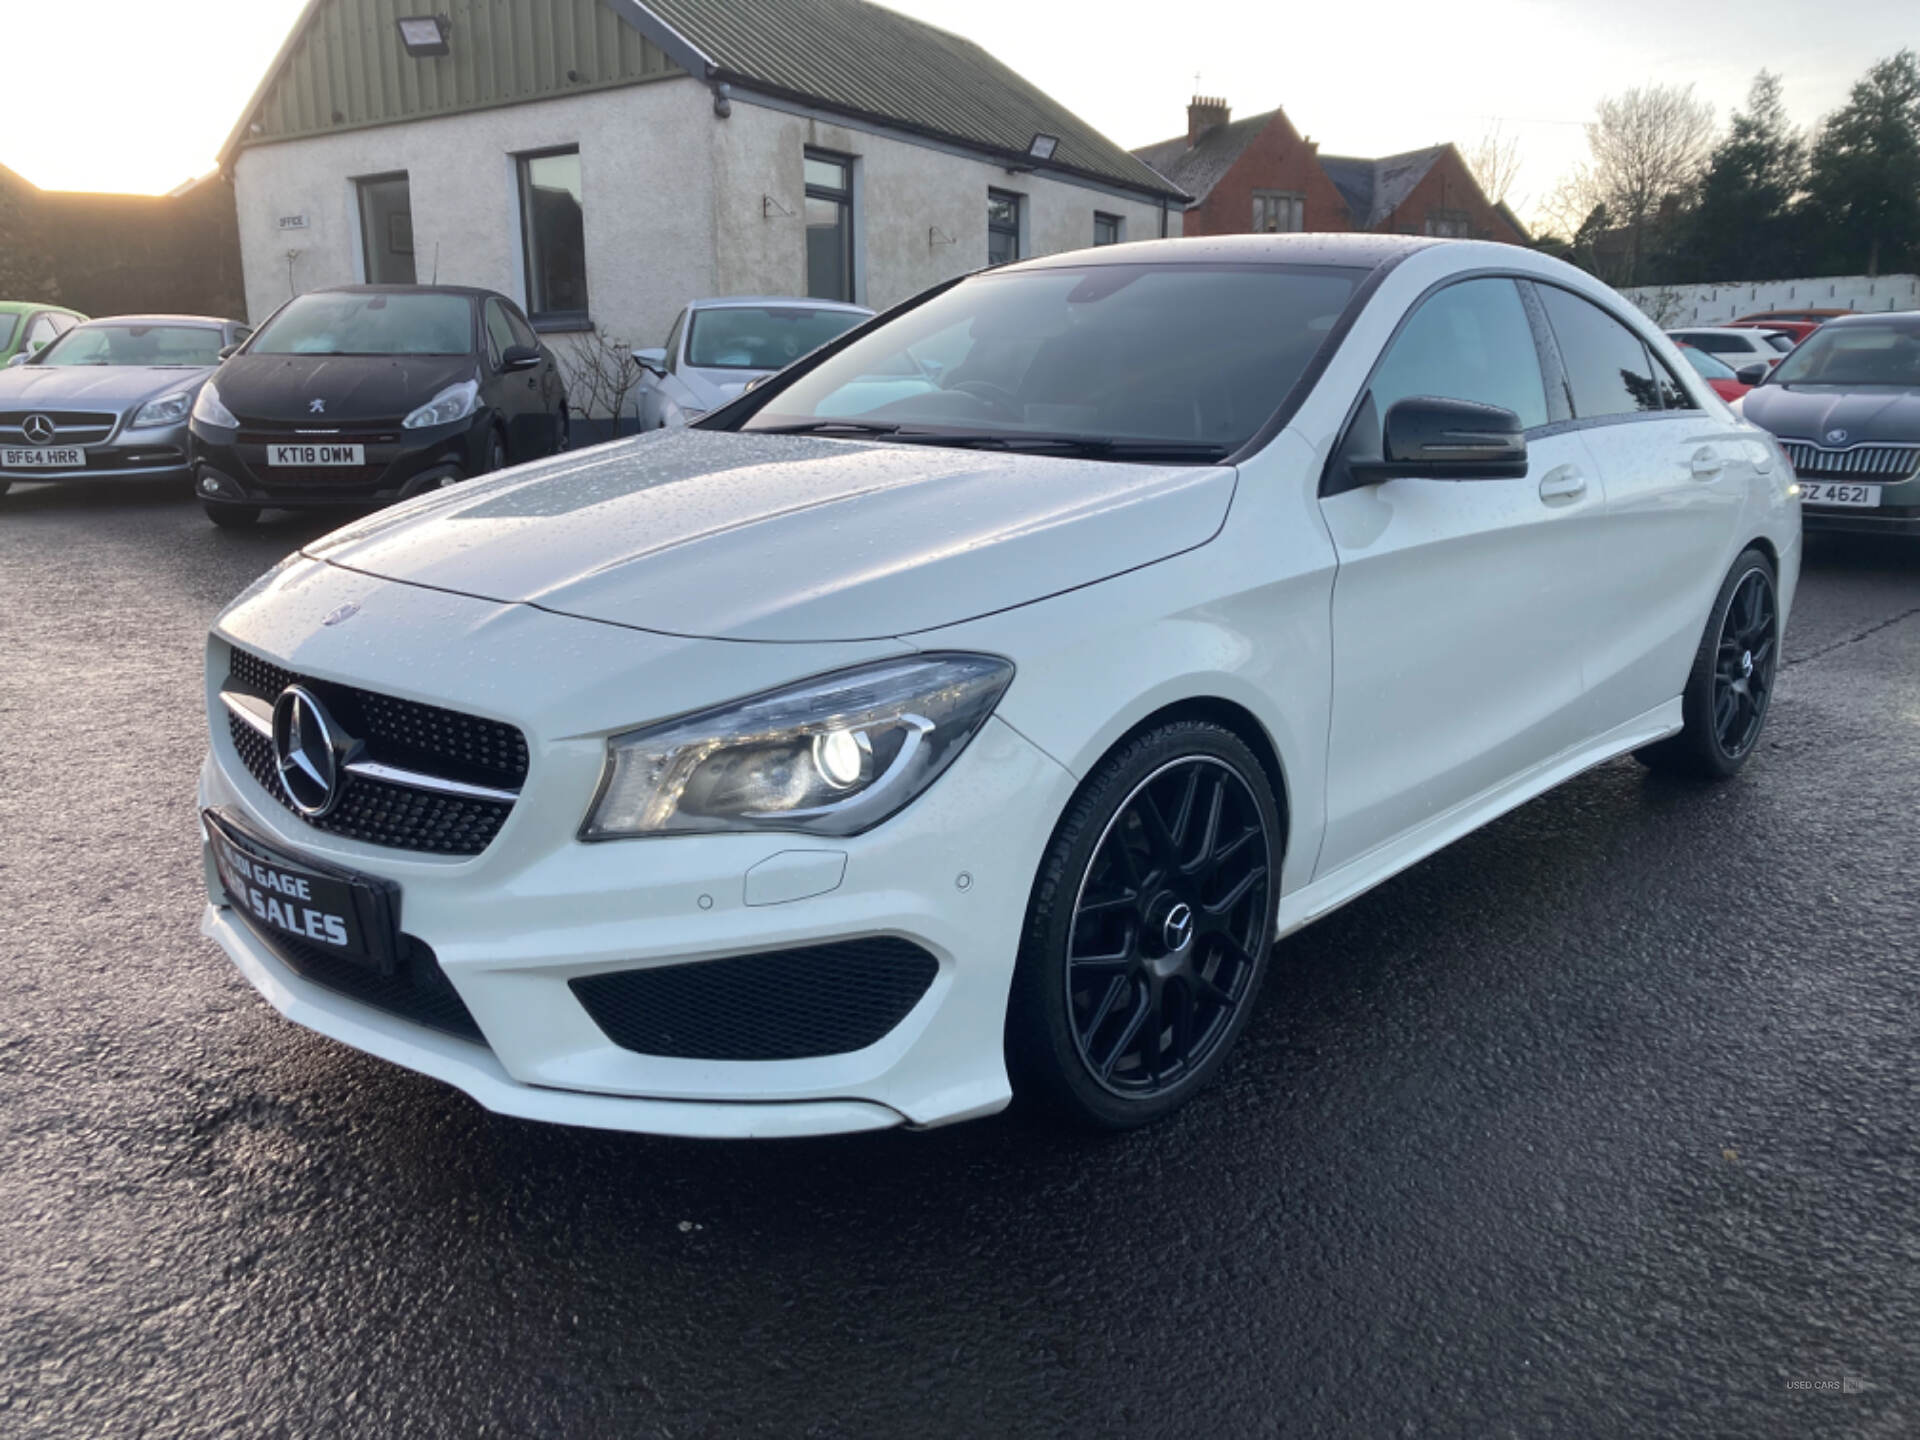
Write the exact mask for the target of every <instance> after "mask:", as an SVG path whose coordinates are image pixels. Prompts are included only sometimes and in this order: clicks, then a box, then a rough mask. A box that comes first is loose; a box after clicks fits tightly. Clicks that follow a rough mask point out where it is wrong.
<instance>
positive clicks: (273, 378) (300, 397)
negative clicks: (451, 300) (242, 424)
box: [213, 355, 477, 425]
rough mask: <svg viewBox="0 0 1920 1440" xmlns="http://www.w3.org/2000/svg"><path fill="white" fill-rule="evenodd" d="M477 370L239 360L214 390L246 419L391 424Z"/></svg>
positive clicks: (404, 358) (401, 359)
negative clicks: (380, 422) (384, 422)
mask: <svg viewBox="0 0 1920 1440" xmlns="http://www.w3.org/2000/svg"><path fill="white" fill-rule="evenodd" d="M476 368H477V367H476V364H475V361H474V357H473V356H471V355H235V356H234V357H233V358H232V359H231V360H229V361H227V363H226V364H225V365H222V366H221V367H220V370H219V373H218V375H217V377H216V378H215V380H214V382H213V383H214V385H215V386H216V387H217V388H218V389H219V391H220V403H221V404H223V405H225V406H226V407H227V409H229V410H231V411H232V412H233V413H234V414H235V415H236V416H237V417H238V418H240V419H241V420H260V421H267V422H270V423H274V422H277V423H280V424H290V423H294V422H300V423H309V422H310V423H313V424H327V425H331V424H342V423H344V424H353V423H356V422H365V421H387V422H392V421H397V420H399V419H401V418H402V417H404V416H405V415H406V414H407V412H408V411H410V410H414V409H417V408H418V407H420V406H422V405H424V404H426V403H427V401H429V400H431V399H432V398H433V397H434V396H435V395H438V394H439V393H440V392H441V391H442V390H444V389H446V388H447V386H449V385H454V384H458V383H459V382H460V381H462V380H470V379H472V378H474V375H475V372H476ZM316 402H317V408H316Z"/></svg>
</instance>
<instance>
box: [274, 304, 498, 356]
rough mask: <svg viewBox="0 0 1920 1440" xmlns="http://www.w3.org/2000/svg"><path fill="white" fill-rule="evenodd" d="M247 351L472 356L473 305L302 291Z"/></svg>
mask: <svg viewBox="0 0 1920 1440" xmlns="http://www.w3.org/2000/svg"><path fill="white" fill-rule="evenodd" d="M247 353H248V354H251V355H471V354H472V353H473V306H472V304H471V303H470V302H469V301H468V299H467V297H466V296H464V295H383V294H372V295H369V294H364V293H340V292H332V293H328V292H320V293H316V294H311V295H302V296H300V297H299V298H298V299H296V300H293V301H291V302H289V303H288V305H287V307H286V308H285V309H284V310H282V311H281V312H280V313H279V314H278V315H276V316H274V317H273V318H272V319H271V320H269V321H268V322H267V323H266V324H265V325H264V326H262V327H261V329H260V333H259V334H258V335H256V336H255V337H254V340H253V344H252V345H251V346H249V347H248V352H247Z"/></svg>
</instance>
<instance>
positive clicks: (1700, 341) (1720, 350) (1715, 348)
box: [1677, 333, 1753, 355]
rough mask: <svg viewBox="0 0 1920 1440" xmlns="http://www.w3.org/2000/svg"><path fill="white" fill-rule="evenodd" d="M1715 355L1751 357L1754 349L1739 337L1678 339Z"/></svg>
mask: <svg viewBox="0 0 1920 1440" xmlns="http://www.w3.org/2000/svg"><path fill="white" fill-rule="evenodd" d="M1677 338H1678V339H1681V340H1685V341H1686V342H1687V343H1688V344H1689V345H1697V346H1698V347H1699V348H1700V349H1702V350H1705V351H1707V352H1709V353H1710V354H1714V355H1749V354H1752V353H1753V347H1752V346H1751V345H1749V344H1748V343H1747V342H1746V341H1745V340H1743V339H1741V338H1740V337H1739V336H1738V335H1699V334H1691V333H1689V334H1683V335H1680V336H1678V337H1677Z"/></svg>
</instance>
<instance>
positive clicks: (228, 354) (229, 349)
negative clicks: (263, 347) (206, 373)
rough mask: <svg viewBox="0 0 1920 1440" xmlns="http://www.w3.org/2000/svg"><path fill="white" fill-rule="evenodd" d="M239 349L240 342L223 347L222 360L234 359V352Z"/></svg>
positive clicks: (221, 348)
mask: <svg viewBox="0 0 1920 1440" xmlns="http://www.w3.org/2000/svg"><path fill="white" fill-rule="evenodd" d="M239 348H240V342H239V341H238V340H236V341H234V342H233V343H232V344H231V345H222V346H221V347H220V358H221V359H222V360H230V359H232V358H233V354H234V352H235V351H236V350H238V349H239Z"/></svg>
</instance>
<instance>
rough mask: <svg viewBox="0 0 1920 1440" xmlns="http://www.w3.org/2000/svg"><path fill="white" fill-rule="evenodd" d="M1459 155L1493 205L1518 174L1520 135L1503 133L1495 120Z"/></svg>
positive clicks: (1502, 198)
mask: <svg viewBox="0 0 1920 1440" xmlns="http://www.w3.org/2000/svg"><path fill="white" fill-rule="evenodd" d="M1462 158H1463V159H1465V160H1466V162H1467V169H1469V170H1471V171H1472V172H1473V178H1474V181H1475V183H1477V184H1478V185H1479V186H1480V191H1481V193H1482V194H1483V195H1485V196H1486V197H1487V199H1489V200H1491V201H1492V202H1493V203H1494V204H1495V205H1498V204H1501V203H1502V202H1503V201H1505V200H1506V198H1507V196H1508V195H1509V194H1510V193H1511V192H1512V190H1513V182H1514V181H1515V180H1517V179H1518V178H1519V177H1520V137H1519V136H1518V135H1508V134H1506V133H1505V132H1504V130H1503V129H1502V128H1501V125H1500V122H1499V121H1498V120H1495V121H1493V122H1492V123H1491V124H1490V125H1488V126H1487V128H1486V129H1485V130H1483V131H1481V132H1480V138H1479V139H1478V140H1476V141H1474V142H1473V144H1471V145H1469V146H1468V147H1467V153H1466V154H1465V156H1463V157H1462Z"/></svg>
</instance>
